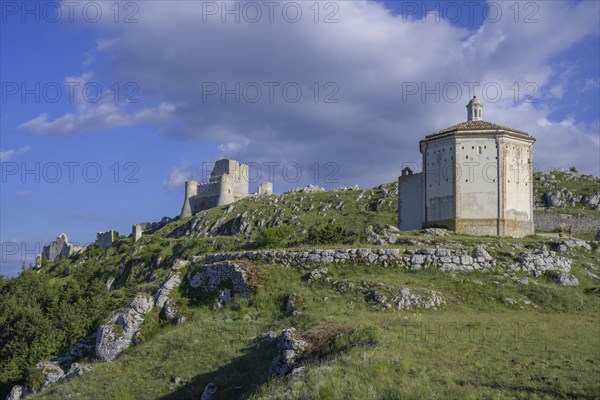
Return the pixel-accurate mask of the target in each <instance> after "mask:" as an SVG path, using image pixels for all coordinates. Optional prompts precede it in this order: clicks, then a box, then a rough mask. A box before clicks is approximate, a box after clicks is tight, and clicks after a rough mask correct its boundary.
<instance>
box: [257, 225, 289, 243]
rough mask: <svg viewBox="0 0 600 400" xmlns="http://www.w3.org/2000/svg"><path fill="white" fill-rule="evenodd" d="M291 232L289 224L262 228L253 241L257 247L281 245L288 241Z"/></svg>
mask: <svg viewBox="0 0 600 400" xmlns="http://www.w3.org/2000/svg"><path fill="white" fill-rule="evenodd" d="M291 233H292V228H291V227H290V226H289V225H281V226H274V227H272V228H267V229H265V230H263V231H262V232H261V233H260V234H259V235H258V237H257V238H256V240H255V242H254V243H255V245H256V246H257V247H281V246H284V245H286V244H287V243H288V241H289V239H290V234H291Z"/></svg>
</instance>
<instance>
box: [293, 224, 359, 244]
mask: <svg viewBox="0 0 600 400" xmlns="http://www.w3.org/2000/svg"><path fill="white" fill-rule="evenodd" d="M352 237H353V234H352V233H350V232H348V231H346V230H344V229H343V228H342V227H341V226H334V225H325V226H323V227H320V226H311V227H310V228H308V233H307V235H306V239H305V243H306V244H316V245H319V244H336V243H349V242H352Z"/></svg>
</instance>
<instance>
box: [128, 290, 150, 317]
mask: <svg viewBox="0 0 600 400" xmlns="http://www.w3.org/2000/svg"><path fill="white" fill-rule="evenodd" d="M129 306H130V307H131V308H132V309H133V310H134V311H135V312H137V313H138V314H142V315H145V314H147V313H149V312H150V310H152V308H153V307H154V300H153V299H152V297H150V296H148V295H147V294H144V293H140V294H138V295H137V296H135V297H134V299H133V300H132V301H131V303H130V304H129Z"/></svg>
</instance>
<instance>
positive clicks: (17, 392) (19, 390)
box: [6, 385, 27, 400]
mask: <svg viewBox="0 0 600 400" xmlns="http://www.w3.org/2000/svg"><path fill="white" fill-rule="evenodd" d="M26 395H27V389H25V387H24V386H21V385H17V386H13V388H12V389H11V390H10V393H9V394H8V396H6V400H21V399H22V398H23V397H25V396H26Z"/></svg>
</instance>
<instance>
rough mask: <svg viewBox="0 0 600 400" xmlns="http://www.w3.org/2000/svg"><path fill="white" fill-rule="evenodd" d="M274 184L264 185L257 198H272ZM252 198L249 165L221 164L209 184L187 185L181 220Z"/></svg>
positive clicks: (212, 174) (192, 182) (221, 161)
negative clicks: (266, 195) (203, 211)
mask: <svg viewBox="0 0 600 400" xmlns="http://www.w3.org/2000/svg"><path fill="white" fill-rule="evenodd" d="M272 193H273V183H271V182H263V183H261V184H260V186H259V187H258V192H257V194H272ZM249 195H250V191H249V169H248V165H246V164H241V163H239V162H238V161H235V160H227V159H223V160H219V161H217V162H216V163H215V166H214V168H213V170H212V173H211V174H210V179H209V181H208V182H207V183H198V182H197V181H193V180H192V181H186V182H185V198H184V200H183V207H182V208H181V214H180V216H181V217H191V216H192V215H194V214H195V213H197V212H199V211H202V210H207V209H209V208H213V207H218V206H222V205H225V204H230V203H233V202H235V201H238V200H241V199H243V198H244V197H247V196H249Z"/></svg>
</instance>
